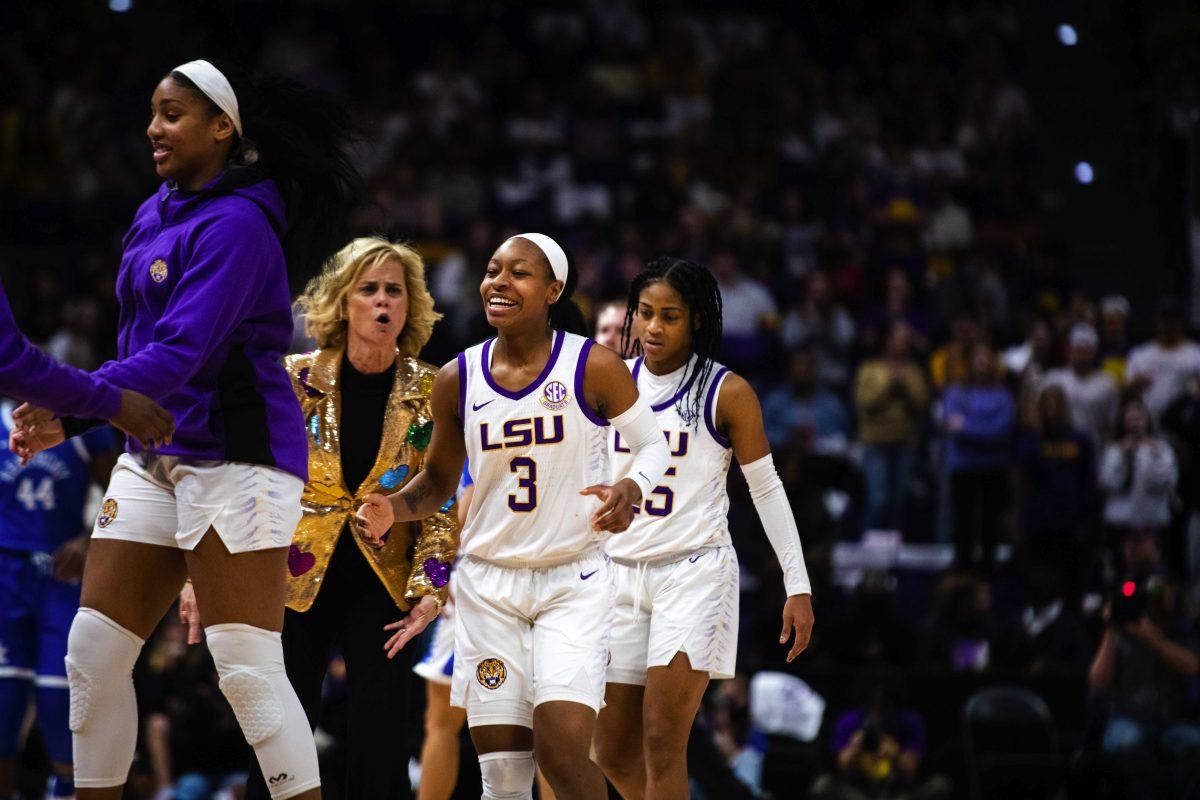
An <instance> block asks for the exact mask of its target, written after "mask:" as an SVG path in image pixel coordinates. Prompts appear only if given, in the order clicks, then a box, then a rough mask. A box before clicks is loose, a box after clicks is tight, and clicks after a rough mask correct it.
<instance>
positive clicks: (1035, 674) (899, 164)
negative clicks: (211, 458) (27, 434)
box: [0, 0, 1200, 800]
mask: <svg viewBox="0 0 1200 800" xmlns="http://www.w3.org/2000/svg"><path fill="white" fill-rule="evenodd" d="M202 57H220V58H232V59H235V60H237V61H240V62H241V63H243V64H245V65H246V66H248V67H249V68H252V69H256V70H260V71H263V72H268V73H273V74H279V75H284V76H290V77H292V78H294V79H296V80H298V81H300V82H302V83H304V84H306V85H309V86H313V87H319V88H321V89H324V90H326V91H328V92H330V93H332V94H334V95H337V96H338V97H340V98H341V99H342V100H343V101H344V102H346V103H347V104H348V105H349V107H350V109H351V110H352V112H353V114H354V116H355V119H356V121H357V123H358V124H359V126H360V127H361V130H362V139H361V142H360V144H359V146H358V147H357V149H356V151H355V160H356V163H357V166H358V168H359V169H360V170H361V172H362V173H363V175H364V176H365V178H366V180H367V188H366V192H365V194H364V195H363V196H362V198H361V204H360V206H359V208H358V210H357V212H356V214H355V218H354V225H355V228H356V233H359V234H367V233H383V234H387V235H388V236H391V237H393V238H397V239H400V240H403V241H406V242H408V243H409V244H411V246H413V247H414V248H415V249H416V250H417V251H418V252H419V253H420V254H421V255H422V256H423V257H424V259H425V260H426V263H427V265H428V272H429V285H430V290H431V292H432V294H433V296H434V298H435V300H436V303H437V306H438V309H439V310H440V311H442V312H443V313H444V314H445V318H444V319H443V320H442V321H441V322H440V323H439V324H438V325H437V327H436V329H435V332H434V337H433V339H432V341H431V342H430V343H429V345H428V346H427V348H426V349H425V351H424V352H423V353H422V358H423V359H424V360H425V361H428V362H430V363H433V364H438V365H440V364H442V363H445V362H446V361H448V360H450V359H452V358H453V357H454V354H456V353H457V352H458V351H460V350H462V349H463V348H465V347H467V346H469V345H471V344H473V343H474V342H477V341H479V340H481V339H482V338H484V337H486V336H488V335H490V334H489V332H488V331H489V328H488V327H487V325H486V321H485V319H484V316H483V312H482V309H481V304H480V300H479V294H478V284H479V280H480V276H481V275H482V272H483V267H484V265H485V264H486V262H487V260H488V258H489V256H490V254H491V250H492V248H494V247H495V243H496V242H499V241H502V240H503V239H504V238H505V237H506V236H509V235H511V234H514V233H517V232H519V231H522V230H543V229H545V230H548V231H554V232H555V234H556V236H557V237H558V238H559V240H560V241H561V242H562V243H563V244H564V246H565V247H566V248H567V249H568V250H569V251H571V253H572V255H573V259H574V263H575V264H576V268H577V269H578V271H579V290H578V291H577V293H576V295H575V297H576V300H577V302H578V303H579V305H580V306H581V308H582V310H583V311H584V313H585V315H587V316H588V317H589V319H593V320H594V317H595V315H596V312H597V311H598V309H600V307H601V306H602V305H603V304H604V303H606V302H607V301H609V300H613V299H623V298H624V296H625V291H626V287H627V286H628V284H629V281H630V280H631V279H632V277H633V276H634V275H636V274H637V273H638V272H639V271H640V270H641V268H642V267H643V266H644V264H645V263H646V262H647V261H648V260H649V259H651V258H653V257H654V256H657V255H660V254H670V255H674V256H679V257H684V258H688V259H691V260H693V261H696V262H699V263H701V264H704V265H706V266H707V267H709V268H710V269H711V270H712V272H713V273H714V274H715V275H716V276H717V278H718V280H719V283H720V288H721V291H722V295H723V297H724V304H725V326H724V329H725V340H724V342H723V352H722V354H721V360H722V361H723V362H724V363H726V364H728V365H729V366H730V367H731V368H732V369H734V370H735V371H737V372H738V373H740V374H741V375H743V376H745V377H746V378H747V379H748V380H749V381H750V382H751V383H752V385H753V386H754V387H755V389H756V390H757V392H758V395H759V397H760V399H761V400H762V404H763V409H764V417H765V421H766V428H767V433H768V436H769V438H770V440H771V443H772V447H773V451H774V457H775V463H776V464H777V465H778V466H779V468H780V473H781V476H782V478H783V481H784V484H785V486H786V488H787V492H788V497H789V498H790V501H791V503H792V506H793V509H794V511H795V515H796V518H797V523H798V526H799V530H800V535H801V538H802V541H803V545H804V550H805V554H806V557H807V563H808V568H809V571H810V574H811V578H812V583H813V606H814V610H815V616H816V625H815V629H814V635H813V639H812V643H811V645H810V647H809V649H808V650H807V651H806V652H805V653H804V654H803V655H801V656H800V657H799V658H798V659H797V660H796V661H794V662H792V663H791V664H787V663H785V659H784V654H785V648H784V647H782V646H780V645H779V644H778V635H779V634H778V631H779V609H780V608H781V606H782V604H783V601H784V597H783V589H782V583H781V579H780V572H779V567H778V564H777V563H776V561H775V558H774V555H773V553H772V551H771V549H770V547H769V546H768V542H767V540H766V538H765V537H764V535H763V532H762V529H761V527H760V525H759V522H758V517H757V516H756V514H755V512H754V509H753V507H752V505H751V503H750V499H749V495H748V492H747V490H746V486H745V482H744V481H743V480H742V477H741V476H740V474H735V475H733V476H732V477H731V480H730V489H729V491H730V494H731V498H732V507H731V512H730V527H731V531H732V536H733V541H734V544H735V547H736V549H737V553H738V558H739V561H740V564H741V573H742V574H741V599H740V637H739V643H738V673H739V674H738V676H737V677H736V678H735V679H733V680H729V681H719V682H713V683H712V684H711V685H710V687H709V690H708V692H707V695H706V697H705V700H704V702H703V705H702V709H701V713H700V715H699V718H698V720H697V722H696V724H695V727H694V728H693V730H692V733H691V744H690V746H689V772H690V776H691V782H692V797H694V798H705V800H726V799H727V798H749V797H774V798H777V799H778V800H791V799H792V798H807V797H814V798H818V797H819V798H848V799H850V798H852V799H854V800H857V799H858V798H911V800H917V799H918V798H984V797H987V798H992V797H997V798H998V797H1005V798H1065V797H1070V798H1114V800H1115V799H1116V798H1125V797H1130V798H1160V797H1162V798H1168V797H1170V798H1174V797H1178V798H1183V797H1187V798H1197V797H1200V717H1198V716H1197V710H1198V707H1197V702H1198V701H1200V691H1198V689H1200V683H1198V682H1197V675H1198V674H1200V649H1197V645H1198V644H1200V640H1198V639H1197V632H1198V631H1197V627H1196V624H1197V614H1198V611H1200V348H1198V346H1197V345H1196V344H1195V343H1194V342H1193V341H1192V339H1191V337H1192V336H1193V335H1194V334H1195V333H1196V332H1197V331H1198V330H1200V196H1198V188H1200V7H1198V6H1197V5H1196V4H1195V3H1194V2H1188V1H1187V0H1156V1H1155V2H1150V0H1146V2H1134V1H1133V0H1124V1H1122V0H1114V2H1105V3H1099V2H1082V0H1063V1H1062V2H1053V3H1050V2H1040V1H1039V0H1028V1H1027V2H1012V3H1005V2H933V1H930V2H899V3H868V2H863V1H861V0H850V1H848V2H840V3H801V2H793V3H758V4H744V3H721V2H696V3H676V2H665V3H652V4H641V3H636V2H631V0H590V1H589V2H582V3H576V4H549V3H523V4H502V3H477V2H467V3H443V2H404V3H392V2H345V3H334V2H328V3H326V2H270V1H268V0H262V1H261V2H224V3H205V2H188V3H169V2H147V1H146V0H108V1H107V2H104V1H103V0H77V1H73V2H33V1H32V0H16V1H15V2H13V1H12V0H10V1H9V2H4V3H0V278H2V280H3V284H4V286H5V288H6V291H7V293H8V296H9V298H10V300H11V302H12V304H13V307H14V311H15V313H16V316H17V320H18V323H19V325H20V327H21V329H22V330H23V331H24V332H25V334H26V335H27V336H28V337H29V338H30V339H32V340H33V341H35V342H36V343H38V344H39V345H42V346H44V348H45V349H47V350H48V351H49V352H51V353H52V354H54V355H55V356H56V357H57V358H59V359H60V360H63V361H66V362H69V363H72V364H75V365H76V366H79V367H83V368H86V369H94V368H95V367H97V366H99V365H100V364H101V363H103V362H104V361H106V360H108V359H110V358H113V357H114V356H115V354H116V328H117V322H118V319H117V305H116V300H115V294H114V279H115V276H116V269H117V265H118V263H119V261H120V254H121V237H122V235H123V233H124V231H125V230H126V228H127V227H128V226H129V223H130V221H131V218H132V215H133V212H134V211H135V209H136V208H137V206H138V204H139V203H140V202H141V201H142V200H143V199H144V198H145V197H147V196H148V195H149V194H150V193H151V192H152V191H153V190H154V188H155V187H156V186H157V185H158V179H157V177H156V176H155V174H154V169H153V163H152V161H151V158H150V147H149V145H148V143H147V139H146V133H145V129H146V124H147V120H148V118H149V109H148V106H149V98H150V94H151V92H152V90H153V88H154V86H155V84H156V83H157V82H158V80H159V79H160V78H161V77H162V76H163V75H164V74H165V73H166V72H167V71H168V70H169V69H170V68H171V67H173V66H174V65H176V64H178V63H181V62H183V61H187V60H189V59H192V58H202ZM291 277H292V283H293V286H292V289H293V293H295V292H298V291H299V289H301V288H302V287H303V284H304V282H305V281H306V280H307V279H308V278H310V277H311V275H292V276H291ZM306 347H308V345H306V343H305V342H304V340H303V337H302V336H300V335H299V333H298V335H297V341H296V348H297V349H301V348H306ZM877 369H890V370H899V371H905V372H906V374H912V375H913V376H914V378H913V380H914V381H915V382H916V384H917V388H918V389H919V391H915V392H914V393H913V394H912V395H911V396H910V399H909V400H907V401H906V402H902V403H900V402H893V400H892V399H889V398H888V397H884V398H883V399H882V400H881V399H879V398H877V397H867V396H865V394H866V392H865V391H863V390H862V386H863V385H864V376H868V375H869V373H870V372H871V371H872V370H877ZM984 373H988V374H994V375H995V376H997V378H998V379H997V380H994V381H992V380H986V381H984V383H987V385H988V387H989V388H988V389H987V391H990V392H993V393H994V392H997V391H1002V392H1003V393H1004V394H1005V395H1006V397H1007V401H1006V402H1008V403H1009V404H1010V405H1011V408H1012V410H1013V413H1012V414H1011V417H1010V418H1006V419H1004V420H998V419H996V418H995V417H993V416H989V415H987V414H982V415H979V408H980V406H978V405H975V404H972V402H971V401H970V395H971V393H972V392H974V391H982V389H981V388H980V375H981V374H984ZM964 398H966V399H965V400H964ZM880 404H884V405H887V406H888V409H889V411H888V413H882V414H881V413H878V412H879V409H880V407H881V406H880ZM973 415H979V418H975V416H973ZM1147 416H1148V420H1147ZM1135 418H1136V419H1135ZM960 430H968V431H970V432H971V435H972V436H973V437H974V441H975V442H976V443H977V444H980V445H981V446H980V447H976V448H974V449H971V448H964V447H961V446H959V445H958V444H956V442H958V441H959V439H958V437H956V435H955V434H957V433H958V432H959V431H960ZM1145 454H1152V455H1153V457H1151V456H1150V455H1145ZM1144 455H1145V457H1144V458H1143V456H1144ZM733 472H735V473H736V472H737V470H734V471H733ZM0 479H3V480H8V478H0ZM94 513H95V512H94V510H93V511H91V512H89V514H90V515H94ZM90 524H91V522H90V516H89V520H88V521H87V522H86V527H85V524H84V523H83V522H82V521H81V528H80V530H81V532H82V531H84V530H88V529H90ZM5 613H6V610H5V609H4V608H3V607H0V616H3V615H4V614H5ZM381 645H382V639H381ZM420 646H421V643H420V642H418V643H417V645H414V647H418V648H419V647H420ZM5 658H6V656H5V650H4V649H3V648H0V682H3V680H4V679H5V678H6V676H7V677H11V675H12V673H11V672H10V673H6V672H4V670H5V666H4V665H5V664H6V660H5ZM135 676H136V684H137V688H138V701H139V714H140V718H141V729H140V730H141V735H140V739H139V746H138V755H137V758H136V761H135V764H134V767H133V773H132V775H131V778H130V783H129V786H128V789H127V794H126V797H132V798H145V799H147V800H149V798H156V799H162V800H165V799H166V798H179V799H180V800H183V799H184V798H186V799H187V800H191V799H192V798H201V797H209V796H212V797H221V798H228V797H240V791H241V789H240V782H239V777H238V776H239V775H240V774H242V773H244V772H245V771H246V769H247V765H248V764H249V763H250V761H249V759H250V750H249V748H248V747H247V746H246V744H245V741H244V740H243V738H242V736H241V734H240V732H239V730H238V728H237V725H236V722H235V720H234V718H233V716H232V713H231V712H230V711H229V709H228V706H226V705H225V701H224V699H223V698H222V697H221V695H220V692H219V691H218V688H217V683H216V681H217V678H216V674H215V672H214V671H213V668H212V662H211V660H209V658H208V655H207V652H206V650H205V647H204V645H203V644H201V645H195V646H191V647H189V646H187V645H186V644H184V636H183V628H182V626H181V625H180V623H179V622H178V621H177V619H176V617H175V615H173V614H172V615H169V616H168V617H167V619H166V620H165V621H164V622H163V624H162V625H161V627H160V628H159V630H158V632H157V633H156V634H155V636H154V637H153V638H152V640H151V641H150V642H149V643H148V644H147V646H146V648H145V650H144V651H143V655H142V658H141V660H140V661H139V664H138V667H137V668H136V671H135ZM412 685H413V689H412V692H413V696H412V703H411V709H412V710H411V713H410V714H409V715H408V717H407V718H403V719H396V720H395V721H394V736H395V737H397V738H400V737H407V739H408V740H409V742H410V749H411V750H412V752H414V753H415V752H419V749H420V741H421V738H422V735H423V725H422V707H423V704H424V702H425V695H424V690H423V685H422V682H421V681H419V680H415V679H414V681H413V683H412ZM324 691H325V702H324V706H323V711H322V713H321V716H320V726H319V729H318V733H317V737H318V738H317V741H318V747H319V750H320V753H321V758H322V765H323V767H324V768H326V769H327V771H328V777H327V778H326V782H325V787H324V790H325V796H326V797H329V798H340V797H343V794H342V793H341V790H340V787H339V785H338V779H337V777H336V776H337V774H338V770H337V765H338V764H339V763H340V760H341V759H343V758H344V757H345V752H346V748H347V747H348V732H347V717H346V714H345V713H344V709H345V697H346V691H347V688H346V683H345V681H344V669H342V668H340V667H339V665H338V664H337V663H336V662H335V663H334V664H333V665H332V666H331V670H330V677H329V679H328V680H327V681H326V684H325V690H324ZM31 698H32V694H31ZM31 705H32V704H31ZM29 720H30V721H29V723H28V724H27V725H26V726H25V727H24V728H23V733H24V734H25V735H24V736H23V738H22V746H21V756H20V761H19V767H18V775H19V784H20V787H21V791H23V792H24V794H21V795H18V796H22V797H28V798H35V797H37V798H40V797H42V792H43V788H42V787H44V786H45V781H46V775H47V774H48V772H49V770H50V765H49V762H48V759H47V756H46V755H45V751H44V749H43V746H42V741H43V737H42V734H41V732H40V730H39V728H38V726H37V725H36V723H34V722H33V721H32V720H33V714H32V712H31V713H30V715H29ZM462 747H463V757H462V759H461V775H460V779H459V782H458V788H457V790H456V794H455V796H456V797H464V798H467V797H478V796H479V792H480V788H479V787H480V784H479V780H480V779H479V771H478V765H477V764H476V761H475V759H474V757H473V752H472V750H471V745H470V740H469V738H468V737H467V736H466V734H465V732H464V734H463V738H462ZM850 747H855V748H857V749H856V750H855V751H854V755H853V757H843V756H845V751H846V748H850ZM914 760H915V769H912V768H911V767H912V762H913V761H914ZM900 761H905V763H904V764H901V763H899V762H900ZM410 771H411V772H412V774H413V776H414V780H416V777H417V775H418V774H419V764H417V763H416V761H415V760H414V762H413V764H412V765H411V769H410ZM613 796H614V797H615V796H617V795H616V794H615V793H614V795H613Z"/></svg>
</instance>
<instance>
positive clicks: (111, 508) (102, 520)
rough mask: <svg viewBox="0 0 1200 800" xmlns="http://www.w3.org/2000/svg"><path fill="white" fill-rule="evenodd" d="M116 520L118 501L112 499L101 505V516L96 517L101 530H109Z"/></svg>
mask: <svg viewBox="0 0 1200 800" xmlns="http://www.w3.org/2000/svg"><path fill="white" fill-rule="evenodd" d="M116 518H117V501H116V500H113V499H112V498H111V497H110V498H108V499H107V500H105V501H104V502H103V503H101V504H100V514H99V515H98V516H97V517H96V524H97V525H99V526H100V527H101V528H107V527H108V526H109V525H110V524H111V523H112V521H113V520H114V519H116Z"/></svg>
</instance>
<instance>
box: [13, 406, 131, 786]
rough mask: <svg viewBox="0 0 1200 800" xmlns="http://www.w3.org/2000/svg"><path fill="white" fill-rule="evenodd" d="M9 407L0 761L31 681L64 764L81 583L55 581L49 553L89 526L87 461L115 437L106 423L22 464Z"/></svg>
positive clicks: (46, 731) (16, 728)
mask: <svg viewBox="0 0 1200 800" xmlns="http://www.w3.org/2000/svg"><path fill="white" fill-rule="evenodd" d="M12 410H13V406H12V404H11V403H7V402H6V403H4V404H3V405H0V758H4V757H7V756H11V755H14V754H15V753H16V749H17V747H18V741H17V739H18V736H19V728H20V724H21V720H22V719H23V718H24V716H25V706H26V704H27V703H28V701H29V683H30V682H31V681H32V682H35V683H36V685H37V704H38V716H39V718H40V719H41V722H42V728H43V732H44V734H45V738H46V740H47V745H48V749H49V750H50V751H51V753H50V755H51V757H52V758H53V759H54V760H55V761H61V762H64V763H67V762H70V760H71V750H70V734H69V732H68V731H67V729H66V721H67V692H66V687H67V679H66V669H65V667H64V665H63V659H64V658H65V657H66V654H67V632H68V631H69V630H70V627H71V621H72V619H74V617H75V611H76V609H78V608H79V593H80V586H79V583H78V582H74V583H64V582H61V581H57V580H55V579H54V571H53V566H52V558H53V553H54V551H55V550H57V549H58V548H59V547H60V546H61V545H62V544H63V543H64V542H66V541H68V540H70V539H73V538H75V537H77V536H79V535H80V534H82V533H85V532H86V531H87V525H86V524H85V522H84V519H83V513H84V506H85V504H86V502H87V497H88V489H89V486H90V484H91V475H90V472H89V468H90V464H91V462H92V459H93V457H94V456H95V455H96V454H98V453H102V452H106V451H111V450H113V449H114V448H115V447H116V446H117V442H116V439H115V437H114V435H113V433H112V430H111V429H110V428H107V427H104V428H98V429H96V430H93V431H89V432H88V433H87V434H85V435H83V436H81V437H78V438H75V439H70V440H68V441H66V442H63V443H62V444H60V445H58V446H56V447H53V448H50V449H49V450H46V451H44V452H42V453H38V455H37V456H35V457H34V458H33V459H32V461H30V463H29V464H28V465H27V466H24V467H22V466H21V463H20V461H19V460H18V459H17V457H16V456H15V455H14V454H13V453H12V452H11V451H10V450H9V449H8V433H9V431H10V430H11V428H12V424H13V423H12ZM59 717H61V720H60V719H59ZM60 729H61V730H60Z"/></svg>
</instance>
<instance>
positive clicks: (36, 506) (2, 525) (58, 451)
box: [0, 402, 116, 553]
mask: <svg viewBox="0 0 1200 800" xmlns="http://www.w3.org/2000/svg"><path fill="white" fill-rule="evenodd" d="M14 408H15V406H14V405H13V404H12V403H10V402H5V403H3V404H2V405H0V548H5V549H8V550H20V551H23V552H42V553H52V552H54V551H55V550H56V549H58V547H59V545H61V544H62V543H63V542H65V541H67V540H68V539H73V538H75V537H76V536H78V535H79V534H80V533H82V532H83V531H84V530H85V525H84V521H83V508H84V504H85V503H86V502H87V494H88V487H89V485H90V484H91V473H90V471H89V469H90V465H91V462H92V459H93V457H94V456H95V455H96V454H98V453H103V452H107V451H109V450H112V449H113V448H114V447H115V446H116V439H115V437H114V436H113V432H112V429H111V428H109V427H107V426H105V427H101V428H96V429H94V430H91V431H88V432H87V433H85V434H84V435H83V436H78V437H76V438H74V439H68V440H67V441H65V442H63V443H62V444H60V445H57V446H56V447H52V448H50V449H49V450H46V451H44V452H41V453H38V454H37V455H36V456H34V457H33V459H32V460H31V461H30V462H29V464H28V465H27V466H24V467H22V466H21V462H20V460H19V459H18V458H17V456H16V455H15V454H14V453H13V452H12V451H11V450H9V449H8V434H9V431H10V430H12V426H13V419H12V412H13V409H14Z"/></svg>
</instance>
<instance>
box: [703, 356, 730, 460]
mask: <svg viewBox="0 0 1200 800" xmlns="http://www.w3.org/2000/svg"><path fill="white" fill-rule="evenodd" d="M726 372H729V370H728V369H726V368H725V367H721V369H719V370H718V371H717V374H716V375H714V376H713V379H712V383H710V384H709V385H708V396H707V397H705V398H704V425H705V426H706V427H707V428H708V432H709V433H710V434H712V437H713V439H715V440H716V442H717V444H719V445H721V447H724V448H726V449H728V447H729V440H728V439H726V438H725V437H724V436H722V435H721V433H720V431H718V430H717V426H716V425H714V424H713V418H714V417H715V416H716V411H717V387H718V386H720V385H721V378H722V377H724V375H725V373H726Z"/></svg>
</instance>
